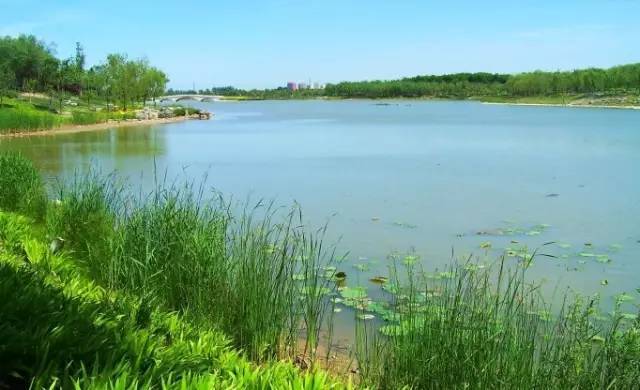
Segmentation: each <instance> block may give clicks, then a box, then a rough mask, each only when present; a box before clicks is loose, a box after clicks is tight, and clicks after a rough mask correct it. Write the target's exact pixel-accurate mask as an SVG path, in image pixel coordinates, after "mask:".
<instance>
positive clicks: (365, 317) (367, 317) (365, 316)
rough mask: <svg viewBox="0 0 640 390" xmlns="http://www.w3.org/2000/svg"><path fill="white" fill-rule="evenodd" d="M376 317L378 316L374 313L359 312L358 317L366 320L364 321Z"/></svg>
mask: <svg viewBox="0 0 640 390" xmlns="http://www.w3.org/2000/svg"><path fill="white" fill-rule="evenodd" d="M374 318H376V316H374V315H373V314H358V319H361V320H364V321H366V320H372V319H374Z"/></svg>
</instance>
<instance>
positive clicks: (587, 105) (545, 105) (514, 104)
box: [481, 102, 640, 110]
mask: <svg viewBox="0 0 640 390" xmlns="http://www.w3.org/2000/svg"><path fill="white" fill-rule="evenodd" d="M481 103H482V104H499V105H502V106H539V107H571V108H614V109H618V110H640V106H606V105H600V104H571V103H569V104H555V103H510V102H481Z"/></svg>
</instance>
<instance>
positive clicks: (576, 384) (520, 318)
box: [357, 258, 640, 389]
mask: <svg viewBox="0 0 640 390" xmlns="http://www.w3.org/2000/svg"><path fill="white" fill-rule="evenodd" d="M526 268H527V264H520V265H519V266H516V267H515V268H512V267H508V266H507V265H506V264H505V259H504V258H502V259H501V261H500V262H499V263H498V264H497V265H494V266H493V267H489V268H480V267H478V266H477V265H476V264H474V263H471V262H466V263H464V264H460V265H454V266H452V267H451V269H450V270H449V271H448V272H446V273H444V274H443V276H444V277H442V278H439V279H435V280H434V279H433V278H432V275H425V274H423V273H422V272H420V271H419V270H417V269H415V268H414V267H411V266H409V267H407V270H406V271H405V272H404V273H403V278H402V279H403V280H405V284H404V287H403V288H400V293H399V294H396V295H394V306H395V307H396V310H397V313H398V323H397V324H395V325H390V326H387V327H385V328H383V329H384V330H386V332H385V333H386V334H387V336H377V335H375V334H373V333H372V332H370V331H368V330H367V329H366V328H361V329H360V333H359V338H358V341H357V342H358V352H359V363H360V365H361V369H362V372H363V376H364V379H365V381H366V382H367V383H369V384H372V385H374V386H375V387H378V388H382V389H395V388H400V387H402V386H411V387H413V388H429V389H431V388H434V389H437V388H478V389H485V388H504V389H514V388H518V389H532V388H621V389H627V388H633V387H634V386H637V385H638V384H639V383H640V370H639V368H640V322H639V321H638V320H637V319H636V320H635V321H628V322H626V323H624V322H623V316H622V315H621V314H620V310H619V308H620V307H619V304H618V306H616V308H615V310H614V313H613V314H612V316H611V318H609V319H608V320H607V321H601V320H599V319H598V315H597V314H598V313H597V310H596V308H597V307H598V302H597V301H598V299H597V297H594V298H590V299H589V300H587V301H584V300H581V299H576V300H572V299H571V298H570V297H569V296H567V297H566V298H565V301H564V304H563V305H562V306H561V307H559V308H557V310H555V311H553V312H552V308H551V307H549V306H548V305H546V304H545V303H544V301H543V299H542V298H541V295H540V293H539V285H537V284H534V283H530V282H529V281H528V280H527V278H526ZM396 270H397V268H396ZM399 282H400V278H399V277H397V278H396V283H399ZM372 338H373V340H371V339H372Z"/></svg>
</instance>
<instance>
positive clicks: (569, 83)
mask: <svg viewBox="0 0 640 390" xmlns="http://www.w3.org/2000/svg"><path fill="white" fill-rule="evenodd" d="M505 85H506V88H507V91H508V93H509V94H511V95H515V96H532V95H551V94H563V93H594V92H605V91H610V90H616V89H624V90H634V89H635V90H638V91H640V63H638V64H629V65H620V66H615V67H613V68H609V69H598V68H589V69H580V70H574V71H571V72H542V71H536V72H530V73H521V74H518V75H515V76H511V77H510V78H509V79H508V80H507V82H506V83H505Z"/></svg>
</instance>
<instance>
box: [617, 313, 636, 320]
mask: <svg viewBox="0 0 640 390" xmlns="http://www.w3.org/2000/svg"><path fill="white" fill-rule="evenodd" d="M620 317H621V318H622V319H625V320H630V321H635V320H637V319H638V315H637V314H633V313H622V314H621V315H620Z"/></svg>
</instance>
